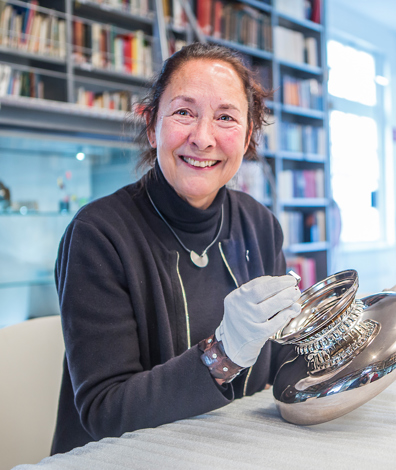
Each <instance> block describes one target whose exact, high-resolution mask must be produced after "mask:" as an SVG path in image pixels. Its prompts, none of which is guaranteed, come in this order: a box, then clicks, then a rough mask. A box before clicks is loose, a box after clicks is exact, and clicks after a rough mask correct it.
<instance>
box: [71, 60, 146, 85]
mask: <svg viewBox="0 0 396 470" xmlns="http://www.w3.org/2000/svg"><path fill="white" fill-rule="evenodd" d="M73 68H74V70H75V71H82V72H89V73H90V74H96V75H97V76H99V75H101V76H104V77H106V78H109V77H112V78H117V79H123V80H128V81H133V82H135V83H138V84H139V85H140V86H147V84H148V80H149V79H148V78H146V77H141V76H139V75H133V74H130V73H126V72H121V71H119V72H118V71H115V70H106V69H100V68H96V67H93V66H92V65H91V64H80V65H79V64H73ZM77 78H78V77H77Z"/></svg>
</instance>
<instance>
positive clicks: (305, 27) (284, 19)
mask: <svg viewBox="0 0 396 470" xmlns="http://www.w3.org/2000/svg"><path fill="white" fill-rule="evenodd" d="M274 12H275V13H276V15H277V16H278V18H279V25H280V26H284V27H286V28H290V29H295V30H298V31H304V32H309V31H313V32H317V33H321V32H323V29H324V28H323V25H321V24H319V23H315V22H314V21H311V20H306V19H300V18H295V17H293V16H290V15H288V14H287V13H282V12H281V11H278V10H274Z"/></svg>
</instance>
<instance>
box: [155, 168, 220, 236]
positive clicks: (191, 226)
mask: <svg viewBox="0 0 396 470" xmlns="http://www.w3.org/2000/svg"><path fill="white" fill-rule="evenodd" d="M151 173H152V174H151V175H150V176H149V177H148V178H147V180H146V188H147V190H148V192H149V194H150V196H151V198H152V200H153V201H154V204H155V205H156V207H157V209H158V210H159V211H160V212H161V214H162V215H163V216H164V217H165V218H166V220H167V221H168V223H169V224H171V226H172V227H173V228H176V229H179V230H182V231H185V232H195V233H199V232H204V231H207V230H210V229H211V228H212V227H213V226H214V225H217V224H218V221H219V217H220V213H221V206H222V205H223V204H224V201H225V196H226V189H225V186H223V187H222V188H220V190H219V192H218V193H217V195H216V197H215V199H214V201H213V202H212V204H211V205H210V206H209V207H208V208H207V209H205V210H202V209H197V208H195V207H193V206H191V205H190V204H189V203H188V202H187V201H185V200H183V199H182V198H181V197H180V196H178V194H177V193H176V191H175V190H174V189H173V187H172V186H171V185H170V184H169V183H168V181H167V180H166V179H165V177H164V175H163V173H162V171H161V169H160V167H159V164H158V162H157V161H156V162H155V166H154V168H153V169H152V170H151Z"/></svg>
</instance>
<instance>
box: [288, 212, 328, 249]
mask: <svg viewBox="0 0 396 470" xmlns="http://www.w3.org/2000/svg"><path fill="white" fill-rule="evenodd" d="M279 221H280V224H281V226H282V230H283V236H284V242H283V246H284V248H287V247H289V246H290V245H294V244H297V243H316V242H324V241H326V215H325V211H324V210H322V209H320V210H316V211H312V212H311V211H310V212H302V211H283V212H281V214H280V217H279Z"/></svg>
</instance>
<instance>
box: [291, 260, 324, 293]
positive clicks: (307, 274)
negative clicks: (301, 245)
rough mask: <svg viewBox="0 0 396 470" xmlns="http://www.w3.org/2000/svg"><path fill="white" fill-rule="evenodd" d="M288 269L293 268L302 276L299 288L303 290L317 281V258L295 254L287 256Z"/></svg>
mask: <svg viewBox="0 0 396 470" xmlns="http://www.w3.org/2000/svg"><path fill="white" fill-rule="evenodd" d="M286 266H287V269H288V270H289V269H291V270H292V271H294V272H295V273H296V274H298V275H299V276H300V277H301V281H300V284H299V286H298V287H299V288H300V290H301V291H304V290H305V289H308V287H311V286H313V285H314V284H316V283H317V276H316V260H315V259H314V258H305V257H304V256H293V257H287V258H286Z"/></svg>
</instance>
